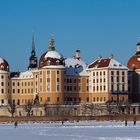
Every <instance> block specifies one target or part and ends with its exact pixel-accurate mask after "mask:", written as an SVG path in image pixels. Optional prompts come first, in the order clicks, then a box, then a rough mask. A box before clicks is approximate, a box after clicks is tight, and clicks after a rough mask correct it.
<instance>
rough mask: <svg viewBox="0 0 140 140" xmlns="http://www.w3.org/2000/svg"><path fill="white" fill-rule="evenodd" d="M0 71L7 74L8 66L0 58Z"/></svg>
mask: <svg viewBox="0 0 140 140" xmlns="http://www.w3.org/2000/svg"><path fill="white" fill-rule="evenodd" d="M0 70H2V71H8V72H9V64H8V62H7V61H6V60H5V59H3V58H0Z"/></svg>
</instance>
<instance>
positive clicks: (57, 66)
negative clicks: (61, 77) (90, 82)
mask: <svg viewBox="0 0 140 140" xmlns="http://www.w3.org/2000/svg"><path fill="white" fill-rule="evenodd" d="M42 68H52V69H56V68H58V69H59V68H60V69H61V68H62V69H63V68H65V67H64V66H63V65H50V66H44V67H42Z"/></svg>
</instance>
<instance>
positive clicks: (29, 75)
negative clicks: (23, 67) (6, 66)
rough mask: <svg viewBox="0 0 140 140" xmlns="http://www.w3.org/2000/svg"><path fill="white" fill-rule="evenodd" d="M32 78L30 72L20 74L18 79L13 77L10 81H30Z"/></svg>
mask: <svg viewBox="0 0 140 140" xmlns="http://www.w3.org/2000/svg"><path fill="white" fill-rule="evenodd" d="M30 78H33V73H32V72H31V71H25V72H21V73H20V75H19V77H13V78H12V79H30Z"/></svg>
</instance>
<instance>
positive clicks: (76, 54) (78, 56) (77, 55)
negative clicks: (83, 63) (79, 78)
mask: <svg viewBox="0 0 140 140" xmlns="http://www.w3.org/2000/svg"><path fill="white" fill-rule="evenodd" d="M80 52H81V51H80V50H79V49H78V50H76V51H75V58H76V59H78V60H79V59H80V58H81V56H80Z"/></svg>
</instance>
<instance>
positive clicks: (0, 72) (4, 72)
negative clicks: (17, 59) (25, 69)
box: [0, 70, 8, 74]
mask: <svg viewBox="0 0 140 140" xmlns="http://www.w3.org/2000/svg"><path fill="white" fill-rule="evenodd" d="M6 73H8V72H7V71H4V70H0V74H6Z"/></svg>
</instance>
